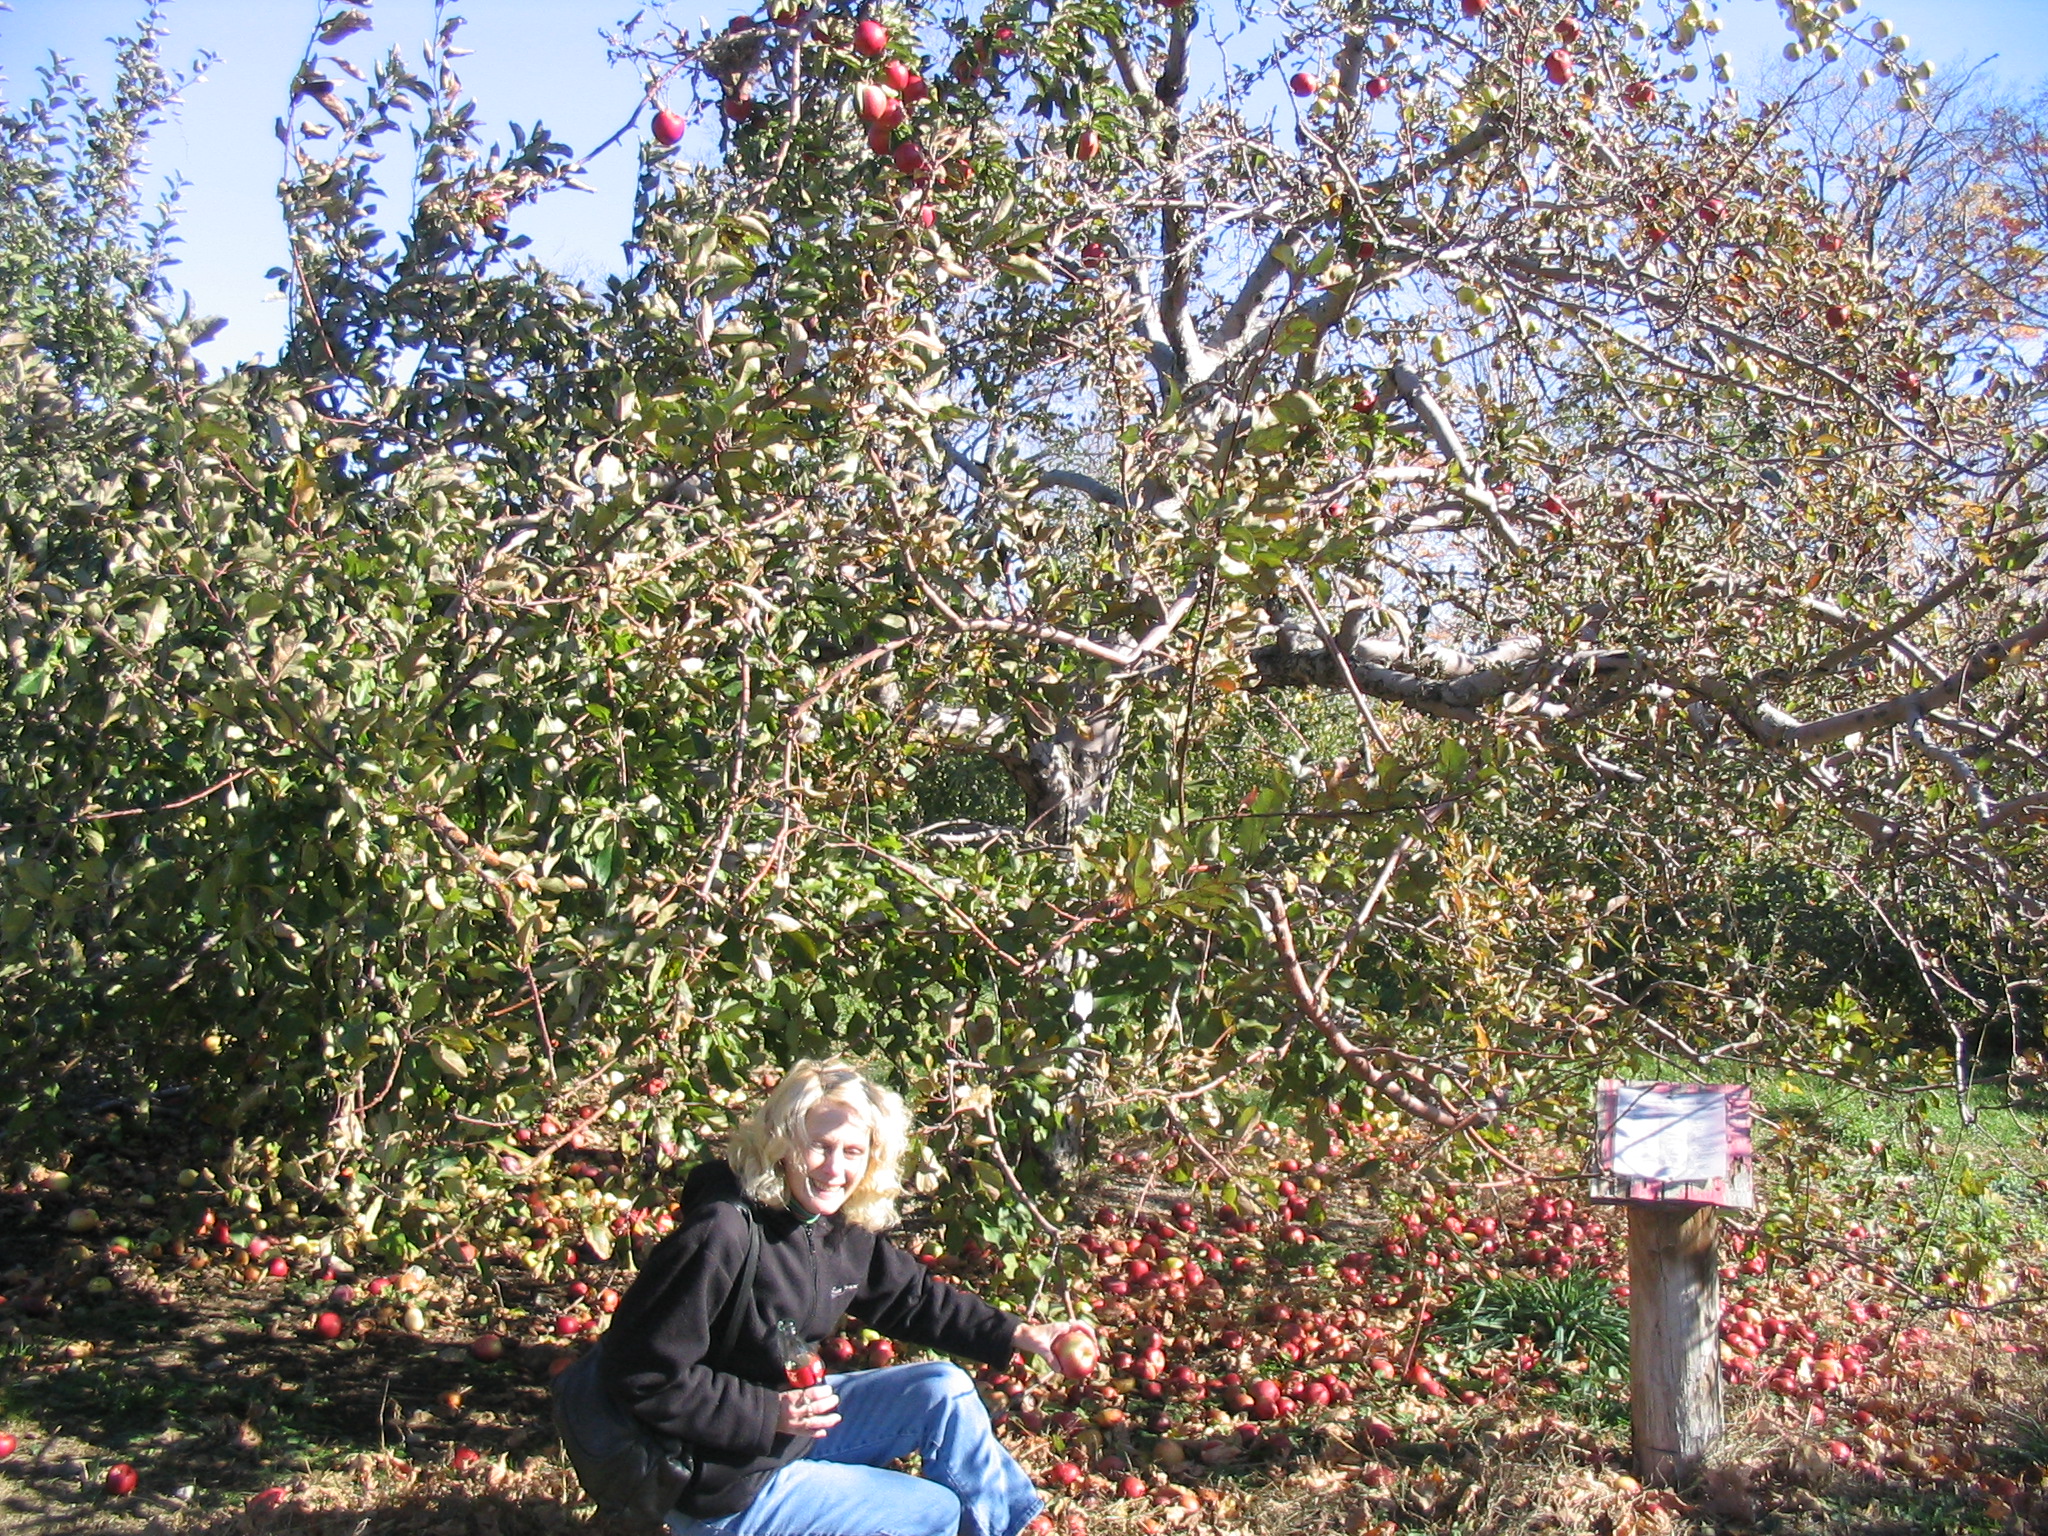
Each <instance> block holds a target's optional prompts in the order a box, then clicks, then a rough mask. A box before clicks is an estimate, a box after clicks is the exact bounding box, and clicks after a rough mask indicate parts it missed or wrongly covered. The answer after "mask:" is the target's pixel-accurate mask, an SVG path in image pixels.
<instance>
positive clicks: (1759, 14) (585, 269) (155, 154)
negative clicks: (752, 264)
mask: <svg viewBox="0 0 2048 1536" xmlns="http://www.w3.org/2000/svg"><path fill="white" fill-rule="evenodd" d="M356 3H358V4H362V3H363V0H356ZM142 8H143V0H12V5H11V8H10V9H7V10H5V11H0V79H4V85H0V91H4V95H5V98H6V99H7V100H8V101H16V100H19V99H20V98H22V97H23V96H25V95H28V94H30V93H31V92H32V91H33V89H34V87H35V71H36V68H37V66H38V65H39V64H41V63H43V62H44V61H45V60H46V59H47V58H48V57H49V55H50V53H51V52H52V51H53V50H54V51H56V52H58V53H61V54H63V55H65V56H66V57H67V58H70V59H71V60H73V61H74V62H75V63H76V64H77V65H78V66H79V67H80V68H81V69H82V70H83V71H84V73H85V74H86V75H87V76H88V77H89V78H90V79H91V80H92V81H93V82H94V84H95V85H96V86H104V85H105V84H106V83H107V82H108V81H109V80H110V78H111V73H112V66H111V60H112V52H113V50H112V48H111V47H110V46H109V44H108V43H107V41H106V40H107V39H108V38H109V37H111V36H113V35H115V34H116V33H118V32H120V31H122V30H124V29H125V28H126V27H127V26H128V25H129V24H130V23H131V22H132V21H133V19H134V17H135V16H136V15H137V14H138V13H139V12H140V11H141V10H142ZM335 8H336V5H335V4H333V3H322V4H315V3H313V0H170V3H169V5H168V11H167V15H168V22H169V27H170V37H169V42H168V45H167V55H168V58H169V60H170V61H171V62H172V63H174V64H176V63H181V62H183V61H185V60H188V59H190V58H191V57H193V56H194V55H196V54H198V53H200V52H202V51H205V52H210V53H212V54H214V55H216V62H215V63H214V64H213V65H212V67H211V68H210V69H209V71H208V72H207V75H206V77H205V78H204V79H203V80H201V81H200V82H198V83H197V84H195V85H194V86H192V87H191V89H190V90H189V91H187V93H186V95H185V98H184V103H183V106H182V109H181V110H180V112H179V113H178V115H177V117H176V119H175V120H174V121H172V122H171V123H169V124H167V125H166V126H165V127H164V128H163V129H161V130H160V131H159V133H158V135H157V138H156V141H155V145H154V148H153V150H152V153H151V165H152V170H153V172H154V174H155V175H156V176H157V177H158V178H162V177H165V176H169V175H173V174H175V175H178V176H180V177H182V178H183V179H184V180H185V181H186V182H187V183H188V184H189V185H188V186H187V189H186V191H185V192H184V194H183V201H184V210H185V211H184V213H183V215H182V217H181V218H180V220H179V229H180V232H181V234H182V238H183V245H182V247H181V248H180V252H179V254H180V259H181V266H180V268H179V270H178V271H177V272H175V273H174V274H173V280H174V281H175V282H177V283H178V284H180V285H181V286H183V287H185V288H186V289H188V290H189V291H190V292H191V293H192V295H193V298H194V301H195V303H196V304H197V306H198V307H199V308H200V309H201V310H203V311H206V312H208V313H212V314H219V315H225V316H226V317H227V318H228V321H229V324H228V327H227V329H226V330H225V331H224V332H223V333H222V334H221V336H220V338H219V339H218V340H217V341H215V342H214V343H213V344H212V345H211V346H210V348H209V349H208V350H209V355H210V356H211V358H212V359H213V360H214V361H215V362H216V363H226V362H230V361H233V360H234V359H236V358H241V357H248V356H252V355H256V354H259V353H261V354H268V353H270V352H271V351H272V350H274V348H275V347H276V345H277V343H278V340H279V338H280V336H281V334H282V331H283V309H282V306H281V304H280V302H279V300H278V298H277V295H276V291H275V289H274V288H273V287H272V285H271V284H269V283H268V282H266V281H265V280H264V277H263V274H264V272H265V271H266V270H267V269H269V268H270V267H272V266H275V265H277V264H278V262H279V261H280V260H281V258H282V256H283V248H284V242H283V234H282V231H281V228H280V226H279V223H278V218H277V212H276V207H275V203H274V201H273V196H272V194H273V190H274V188H275V186H276V184H277V180H278V177H279V174H280V172H281V170H282V167H283V163H284V162H283V150H282V146H280V145H279V144H278V142H277V140H276V138H275V137H273V135H272V132H271V125H272V123H273V121H274V120H275V119H276V117H277V116H278V115H279V113H280V112H282V111H283V110H284V107H285V97H286V89H287V86H288V84H289V82H290V79H291V76H292V72H293V70H294V69H295V68H296V67H297V64H298V61H299V58H300V55H301V53H302V51H303V50H304V47H305V43H306V38H307V35H308V33H309V32H310V30H311V29H312V27H313V25H314V24H315V23H316V22H317V21H318V20H319V19H320V17H321V16H322V15H324V14H327V13H329V12H331V11H332V10H334V9H335ZM368 8H369V9H370V10H371V11H372V14H373V15H374V16H375V18H376V32H375V34H374V37H375V41H376V44H377V46H378V47H379V48H388V47H390V46H391V45H392V44H394V43H401V44H403V45H405V46H406V48H407V49H408V51H409V52H410V53H411V54H412V55H413V56H414V57H417V53H418V47H419V44H420V43H421V42H422V41H423V40H424V39H425V38H426V36H427V34H428V32H429V30H430V27H431V18H432V16H433V5H432V3H431V0H376V3H375V4H374V5H371V6H369V7H368ZM634 8H635V7H633V6H632V5H630V4H628V3H626V0H617V3H613V0H596V3H595V4H591V3H583V4H578V3H574V0H571V3H568V4H564V3H562V0H470V3H468V4H466V5H462V6H459V7H457V10H458V11H459V13H460V14H462V15H464V16H465V17H467V18H468V25H467V26H466V27H465V29H464V31H463V40H464V42H465V44H466V45H467V46H468V47H470V48H472V49H474V50H475V52H474V54H473V55H472V56H471V57H469V58H467V59H464V60H463V61H462V62H461V66H460V67H461V70H462V73H463V81H464V84H465V85H466V86H467V87H468V89H469V91H470V93H471V95H473V96H474V97H475V98H476V99H477V101H478V103H479V109H480V111H481V112H482V113H483V115H484V116H485V118H486V120H487V121H489V122H491V123H492V124H494V125H498V126H500V127H502V125H503V124H505V123H506V122H509V121H517V122H520V123H522V124H531V123H533V122H534V121H536V120H539V121H541V122H544V123H546V124H547V126H548V128H549V129H550V131H551V132H553V133H554V135H555V136H556V137H557V138H559V139H562V140H564V141H565V142H567V143H568V144H570V145H571V146H573V147H575V148H578V149H582V148H585V147H587V146H590V145H594V144H596V143H598V142H600V141H601V140H603V139H605V138H606V137H608V136H609V135H610V134H611V133H612V132H613V131H614V130H616V129H617V128H618V127H619V126H620V125H621V124H622V123H624V122H625V120H626V119H627V117H628V116H629V115H630V114H631V113H632V111H633V108H634V106H635V104H636V103H637V102H638V100H639V96H640V85H639V82H638V80H637V79H635V78H634V76H633V75H632V73H631V72H630V71H629V70H626V69H622V68H618V69H615V68H612V67H611V66H610V65H609V64H608V63H607V60H606V56H605V45H604V41H603V39H602V36H601V35H600V34H601V30H602V29H603V28H604V27H605V26H606V25H608V24H611V23H614V22H616V21H617V20H619V19H620V18H621V17H622V16H624V15H626V14H630V12H631V10H632V9H634ZM738 8H739V6H738V5H737V4H735V3H732V0H726V3H724V4H708V5H691V4H689V3H688V0H679V3H677V4H675V5H673V6H672V8H671V14H672V15H673V16H674V18H675V19H676V20H678V21H684V22H688V23H690V24H692V25H695V24H697V23H698V22H699V21H700V20H703V19H709V20H713V21H717V20H722V19H723V17H724V16H725V14H727V12H728V11H729V10H736V9H738ZM1863 9H1864V14H1866V15H1867V14H1871V13H1873V12H1874V13H1876V14H1879V15H1883V16H1885V17H1888V18H1889V19H1891V20H1892V21H1893V22H1895V23H1896V24H1897V25H1898V26H1899V27H1900V28H1901V29H1902V30H1904V31H1905V32H1906V33H1907V34H1908V35H1909V36H1910V37H1911V39H1912V46H1913V52H1914V54H1915V56H1920V57H1927V58H1931V59H1933V60H1935V61H1936V62H1937V64H1940V65H1952V64H1960V63H1963V62H1966V61H1975V60H1978V59H1982V58H1985V57H1987V56H1990V55H1997V56H1998V57H1997V62H1996V63H1995V64H1994V66H1993V68H1994V69H1995V70H1996V71H1997V72H1998V73H1999V74H2000V75H2002V76H2003V77H2004V78H2005V79H2006V80H2008V81H2009V82H2011V83H2013V84H2015V85H2026V86H2031V85H2033V84H2035V83H2037V82H2040V81H2042V80H2043V79H2048V0H1867V3H1866V4H1865V6H1864V8H1863ZM1721 14H1722V16H1723V17H1724V19H1725V23H1726V31H1725V33H1724V35H1723V39H1722V43H1721V46H1723V47H1725V48H1726V49H1727V50H1728V52H1729V53H1730V54H1732V55H1733V56H1734V58H1735V60H1736V61H1737V64H1738V66H1739V67H1741V68H1742V69H1744V70H1745V71H1751V72H1753V69H1754V67H1755V66H1756V64H1758V63H1759V62H1760V61H1762V60H1764V59H1766V58H1768V57H1771V56H1774V55H1775V54H1776V53H1777V51H1778V50H1779V49H1780V48H1782V47H1783V46H1784V43H1785V40H1786V37H1787V34H1786V32H1785V31H1784V24H1783V22H1782V20H1781V19H1780V16H1779V13H1778V10H1777V7H1776V6H1775V5H1772V4H1770V3H1769V0H1725V3H1724V4H1723V5H1722V6H1721ZM365 43H366V39H364V38H361V37H358V38H356V39H352V40H351V44H350V47H349V51H350V53H351V54H352V56H354V57H357V58H362V57H366V56H367V53H368V49H367V48H366V46H365ZM635 170H636V166H635V160H634V150H633V147H632V145H631V144H630V143H627V144H622V145H620V146H618V147H616V148H614V149H612V150H611V151H610V152H609V153H608V154H606V155H605V156H604V157H603V158H602V159H600V160H598V161H597V162H595V163H594V164H593V165H592V166H591V167H590V170H589V173H588V175H587V176H586V178H585V179H586V180H588V181H589V182H590V183H591V184H592V185H593V186H594V188H595V191H594V192H592V193H590V194H587V195H583V196H580V197H579V196H576V195H564V196H562V197H558V198H555V199H552V200H549V201H548V202H546V203H544V204H543V205H542V206H541V207H540V208H539V209H537V210H534V211H532V212H530V213H526V214H524V215H522V218H523V222H522V223H521V224H520V225H519V226H518V227H519V230H520V232H521V233H524V234H527V235H529V236H531V237H532V239H533V242H534V252H535V254H537V255H539V256H541V257H542V258H544V259H546V260H548V261H549V262H550V263H551V264H553V265H555V266H557V267H559V268H561V269H563V270H565V271H568V272H571V273H573V274H578V275H583V276H596V275H598V274H601V273H603V272H606V271H609V270H611V269H612V268H613V266H614V265H615V264H616V263H617V261H618V260H619V244H620V241H621V240H622V239H623V238H624V236H625V233H626V228H627V219H628V215H629V211H630V209H631V206H632V187H633V180H634V176H635Z"/></svg>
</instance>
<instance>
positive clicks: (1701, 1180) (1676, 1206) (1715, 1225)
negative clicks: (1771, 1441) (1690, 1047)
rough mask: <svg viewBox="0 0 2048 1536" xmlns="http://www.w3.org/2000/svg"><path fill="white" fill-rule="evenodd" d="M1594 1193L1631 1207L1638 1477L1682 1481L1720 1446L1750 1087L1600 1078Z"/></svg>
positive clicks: (1746, 1175)
mask: <svg viewBox="0 0 2048 1536" xmlns="http://www.w3.org/2000/svg"><path fill="white" fill-rule="evenodd" d="M1594 1119H1595V1125H1596V1136H1595V1167H1594V1172H1593V1190H1592V1197H1593V1198H1594V1199H1595V1200H1600V1201H1607V1202H1610V1203H1617V1204H1624V1205H1626V1206H1627V1207H1628V1323H1629V1338H1628V1355H1629V1374H1630V1378H1631V1382H1630V1389H1629V1402H1630V1408H1629V1420H1630V1429H1631V1437H1632V1439H1633V1442H1634V1448H1635V1464H1636V1472H1637V1475H1638V1476H1640V1477H1641V1478H1642V1479H1643V1480H1644V1481H1645V1482H1656V1483H1665V1484H1672V1483H1680V1482H1684V1481H1686V1480H1687V1479H1689V1478H1691V1477H1692V1476H1693V1475H1694V1473H1696V1472H1697V1471H1698V1470H1699V1467H1700V1463H1701V1462H1702V1461H1703V1460H1704V1459H1705V1457H1706V1455H1707V1453H1708V1452H1709V1451H1711V1450H1712V1449H1713V1447H1714V1444H1715V1442H1716V1441H1718V1440H1719V1439H1720V1438H1721V1426H1722V1412H1721V1351H1720V1342H1721V1340H1720V1321H1721V1269H1720V1254H1719V1252H1718V1248H1717V1240H1718V1238H1719V1236H1720V1214H1719V1211H1720V1208H1721V1207H1722V1206H1733V1207H1736V1208H1738V1209H1742V1210H1747V1209H1748V1208H1749V1207H1750V1205H1751V1204H1752V1202H1753V1199H1754V1190H1755V1181H1754V1174H1753V1168H1754V1159H1753V1155H1752V1152H1751V1147H1750V1101H1749V1089H1748V1088H1747V1087H1744V1086H1742V1085H1741V1084H1734V1083H1644V1082H1623V1081H1617V1080H1615V1079H1612V1078H1607V1079H1602V1081H1601V1082H1600V1085H1599V1087H1598V1088H1597V1089H1596V1090H1595V1093H1594Z"/></svg>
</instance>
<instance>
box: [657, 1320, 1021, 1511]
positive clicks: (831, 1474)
mask: <svg viewBox="0 0 2048 1536" xmlns="http://www.w3.org/2000/svg"><path fill="white" fill-rule="evenodd" d="M825 1380H826V1381H827V1383H829V1384H830V1386H831V1388H832V1390H833V1391H834V1392H837V1393H838V1394H839V1422H838V1423H837V1424H836V1425H834V1426H833V1427H832V1428H831V1429H828V1430H826V1431H825V1433H824V1434H822V1435H820V1436H819V1437H818V1438H817V1439H816V1440H814V1441H812V1442H811V1448H810V1450H809V1451H808V1452H806V1453H805V1455H804V1456H803V1458H802V1459H801V1460H798V1461H792V1462H790V1463H789V1464H788V1465H787V1466H785V1467H780V1468H778V1469H777V1470H776V1471H775V1472H773V1473H772V1474H770V1476H769V1478H768V1480H767V1481H766V1482H764V1483H763V1484H762V1485H761V1491H760V1492H759V1493H758V1494H756V1495H755V1497H754V1502H753V1503H751V1504H749V1505H748V1506H747V1507H746V1508H745V1509H743V1510H740V1511H739V1512H738V1513H736V1514H730V1515H720V1516H719V1517H718V1518H717V1519H715V1520H693V1519H691V1518H690V1517H689V1516H687V1515H683V1514H673V1515H670V1516H669V1517H668V1528H669V1530H670V1531H671V1532H673V1533H674V1536H1017V1533H1018V1532H1019V1531H1021V1530H1023V1529H1024V1527H1025V1526H1026V1525H1028V1524H1030V1523H1031V1517H1032V1516H1034V1515H1036V1514H1037V1513H1038V1511H1039V1508H1040V1504H1039V1500H1038V1490H1037V1489H1036V1488H1034V1487H1032V1485H1031V1479H1030V1478H1029V1477H1028V1476H1026V1475H1025V1472H1024V1469H1023V1468H1022V1467H1020V1466H1018V1465H1017V1463H1016V1461H1015V1460H1014V1459H1013V1458H1012V1457H1011V1455H1010V1453H1009V1452H1008V1451H1006V1450H1004V1449H1003V1446H1002V1442H1001V1441H999V1440H997V1439H996V1434H995V1429H994V1427H993V1426H992V1425H990V1423H989V1421H988V1409H987V1408H986V1407H985V1406H984V1405H983V1403H982V1401H981V1397H980V1395H979V1394H978V1393H976V1392H975V1390H974V1383H973V1382H972V1381H970V1380H969V1379H968V1376H967V1373H966V1372H965V1371H963V1370H961V1369H960V1367H959V1366H957V1365H951V1364H948V1363H947V1362H945V1361H941V1360H930V1361H922V1362H920V1363H918V1364H916V1365H892V1366H889V1367H887V1368H886V1369H884V1370H879V1371H855V1372H853V1373H851V1374H849V1375H845V1376H828V1377H826V1378H825ZM912 1451H916V1452H917V1453H918V1455H919V1456H920V1457H921V1458H922V1460H923V1466H924V1476H922V1477H911V1476H909V1475H908V1474H906V1473H902V1472H891V1471H888V1470H886V1469H885V1468H884V1467H883V1466H882V1463H883V1462H888V1461H894V1460H896V1458H897V1457H899V1456H907V1455H909V1454H910V1453H911V1452H912Z"/></svg>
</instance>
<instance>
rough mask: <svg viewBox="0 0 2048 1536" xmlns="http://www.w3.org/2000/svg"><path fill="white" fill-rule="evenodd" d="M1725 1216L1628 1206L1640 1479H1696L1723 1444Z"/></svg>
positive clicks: (1633, 1406)
mask: <svg viewBox="0 0 2048 1536" xmlns="http://www.w3.org/2000/svg"><path fill="white" fill-rule="evenodd" d="M1720 1229H1721V1213H1720V1212H1719V1211H1718V1210H1716V1209H1715V1208H1714V1207H1713V1206H1711V1205H1680V1204H1676V1203H1671V1204H1657V1203H1642V1202H1631V1203H1630V1205H1629V1208H1628V1363H1629V1371H1630V1373H1631V1375H1632V1376H1633V1377H1634V1381H1633V1383H1632V1384H1631V1388H1630V1409H1629V1418H1630V1423H1631V1430H1632V1435H1631V1438H1632V1439H1633V1442H1634V1447H1635V1462H1636V1475H1637V1476H1638V1477H1640V1478H1641V1479H1642V1480H1643V1481H1644V1482H1645V1483H1658V1484H1662V1485H1664V1486H1666V1487H1671V1486H1674V1485H1677V1484H1681V1483H1684V1482H1687V1481H1690V1480H1691V1478H1692V1477H1693V1476H1694V1475H1695V1474H1697V1473H1698V1471H1699V1469H1700V1463H1701V1461H1702V1460H1703V1459H1704V1458H1705V1456H1706V1454H1707V1452H1708V1451H1710V1450H1712V1449H1713V1446H1714V1443H1715V1442H1716V1441H1718V1440H1719V1439H1720V1438H1721V1347H1720V1346H1721V1337H1720V1323H1721V1269H1720V1255H1719V1252H1718V1251H1717V1248H1716V1240H1717V1239H1718V1238H1719V1236H1720Z"/></svg>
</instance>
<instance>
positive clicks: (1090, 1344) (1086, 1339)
mask: <svg viewBox="0 0 2048 1536" xmlns="http://www.w3.org/2000/svg"><path fill="white" fill-rule="evenodd" d="M1100 1353H1101V1351H1100V1350H1099V1349H1098V1348H1097V1346H1096V1343H1095V1335H1094V1333H1093V1332H1092V1331H1090V1330H1089V1329H1087V1328H1085V1327H1081V1326H1078V1325H1077V1326H1075V1327H1072V1328H1069V1329H1068V1330H1067V1331H1066V1332H1065V1333H1063V1334H1061V1335H1060V1336H1059V1337H1058V1338H1056V1339H1054V1340H1053V1341H1052V1358H1053V1361H1054V1363H1055V1364H1057V1365H1058V1366H1059V1368H1060V1374H1061V1375H1062V1376H1066V1377H1070V1378H1072V1379H1073V1380H1075V1381H1079V1380H1081V1379H1082V1378H1083V1377H1086V1376H1092V1375H1094V1374H1095V1359H1096V1356H1097V1355H1098V1354H1100Z"/></svg>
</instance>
